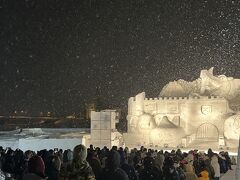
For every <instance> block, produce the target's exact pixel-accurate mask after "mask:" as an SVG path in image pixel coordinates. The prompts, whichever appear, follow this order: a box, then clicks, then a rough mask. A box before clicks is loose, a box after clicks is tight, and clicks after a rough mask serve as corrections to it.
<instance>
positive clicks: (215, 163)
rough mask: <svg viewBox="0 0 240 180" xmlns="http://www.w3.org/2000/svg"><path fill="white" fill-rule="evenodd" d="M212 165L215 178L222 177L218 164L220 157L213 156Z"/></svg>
mask: <svg viewBox="0 0 240 180" xmlns="http://www.w3.org/2000/svg"><path fill="white" fill-rule="evenodd" d="M211 165H212V167H213V169H214V172H215V175H214V177H220V165H219V163H218V157H217V156H216V155H213V156H212V160H211Z"/></svg>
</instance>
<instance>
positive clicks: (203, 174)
mask: <svg viewBox="0 0 240 180" xmlns="http://www.w3.org/2000/svg"><path fill="white" fill-rule="evenodd" d="M199 176H200V177H198V180H209V175H208V172H207V170H203V171H201V172H200V174H199Z"/></svg>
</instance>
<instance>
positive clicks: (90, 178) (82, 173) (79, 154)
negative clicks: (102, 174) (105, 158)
mask: <svg viewBox="0 0 240 180" xmlns="http://www.w3.org/2000/svg"><path fill="white" fill-rule="evenodd" d="M86 158H87V149H86V147H85V146H84V145H82V144H80V145H77V146H76V147H75V148H74V150H73V161H72V163H71V165H70V166H69V167H68V168H67V172H68V180H95V175H94V173H93V170H92V168H91V166H90V165H89V164H88V162H87V161H86Z"/></svg>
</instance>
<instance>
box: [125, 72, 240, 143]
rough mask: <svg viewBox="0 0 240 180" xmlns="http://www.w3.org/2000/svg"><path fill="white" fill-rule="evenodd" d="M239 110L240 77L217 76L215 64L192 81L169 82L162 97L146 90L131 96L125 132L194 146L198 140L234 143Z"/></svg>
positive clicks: (151, 139) (145, 137) (238, 122)
mask: <svg viewBox="0 0 240 180" xmlns="http://www.w3.org/2000/svg"><path fill="white" fill-rule="evenodd" d="M239 110H240V79H234V78H232V77H226V76H225V75H219V76H214V75H213V68H211V69H209V70H202V71H201V72H200V77H199V78H198V79H196V80H194V81H192V82H187V81H185V80H182V79H180V80H177V81H173V82H170V83H168V84H167V85H165V86H164V87H163V89H162V90H161V92H160V95H159V97H158V98H154V99H153V98H149V99H148V98H146V96H145V92H142V93H139V94H138V95H136V96H135V97H131V98H129V101H128V116H127V119H128V133H127V134H126V135H124V136H128V137H129V136H131V137H132V138H127V137H126V139H131V141H132V142H136V141H137V140H136V139H138V138H144V141H145V142H146V143H149V144H153V145H154V144H155V145H161V146H164V144H168V145H170V146H173V147H176V146H186V147H191V144H194V142H196V141H197V142H198V143H199V142H203V141H213V142H218V143H217V144H218V145H219V146H221V147H224V146H231V145H229V143H227V142H228V140H236V139H238V133H237V132H238V131H239V130H240V129H239V127H240V115H239V114H237V112H238V111H239ZM134 138H135V140H134ZM129 141H130V140H129ZM167 142H168V143H167ZM126 143H127V142H126ZM215 144H216V143H215Z"/></svg>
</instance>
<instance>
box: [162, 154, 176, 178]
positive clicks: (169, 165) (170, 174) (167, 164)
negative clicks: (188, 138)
mask: <svg viewBox="0 0 240 180" xmlns="http://www.w3.org/2000/svg"><path fill="white" fill-rule="evenodd" d="M163 175H164V177H165V180H179V179H180V177H179V174H178V172H177V170H176V168H175V167H174V161H173V159H172V158H171V157H166V159H165V161H164V166H163Z"/></svg>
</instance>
